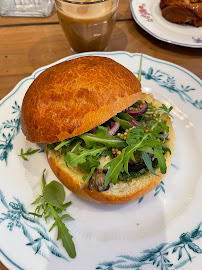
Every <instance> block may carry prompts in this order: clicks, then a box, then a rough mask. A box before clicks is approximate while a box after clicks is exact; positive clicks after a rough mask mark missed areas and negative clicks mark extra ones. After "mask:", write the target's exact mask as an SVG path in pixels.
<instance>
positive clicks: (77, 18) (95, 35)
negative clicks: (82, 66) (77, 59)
mask: <svg viewBox="0 0 202 270" xmlns="http://www.w3.org/2000/svg"><path fill="white" fill-rule="evenodd" d="M118 2H119V0H82V1H78V0H55V3H56V8H57V14H58V19H59V22H60V24H61V26H62V28H63V31H64V33H65V35H66V37H67V39H68V41H69V45H70V48H71V50H72V52H73V53H81V52H89V51H106V50H107V46H108V44H109V40H110V37H111V34H112V31H113V29H114V26H115V22H116V14H117V9H118Z"/></svg>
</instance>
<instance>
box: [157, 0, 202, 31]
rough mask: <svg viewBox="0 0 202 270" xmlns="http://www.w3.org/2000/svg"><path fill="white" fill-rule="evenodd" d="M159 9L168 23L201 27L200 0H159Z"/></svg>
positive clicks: (201, 5) (201, 10) (201, 6)
mask: <svg viewBox="0 0 202 270" xmlns="http://www.w3.org/2000/svg"><path fill="white" fill-rule="evenodd" d="M160 8H161V11H162V16H163V17H164V18H165V19H166V20H167V21H169V22H172V23H178V24H182V23H187V24H191V25H193V26H202V0H161V1H160Z"/></svg>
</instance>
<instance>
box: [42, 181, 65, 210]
mask: <svg viewBox="0 0 202 270" xmlns="http://www.w3.org/2000/svg"><path fill="white" fill-rule="evenodd" d="M43 197H44V200H45V201H46V202H47V203H49V204H51V205H53V206H56V207H58V208H60V209H62V210H65V207H63V206H62V203H63V201H64V199H65V191H64V188H63V186H62V185H61V184H60V183H58V182H57V181H51V182H50V183H49V184H48V185H46V186H45V188H44V189H43Z"/></svg>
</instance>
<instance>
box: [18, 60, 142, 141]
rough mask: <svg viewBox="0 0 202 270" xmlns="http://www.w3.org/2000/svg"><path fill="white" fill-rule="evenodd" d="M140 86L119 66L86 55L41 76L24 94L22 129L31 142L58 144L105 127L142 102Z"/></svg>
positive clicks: (52, 68) (54, 67) (46, 71)
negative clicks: (98, 127)
mask: <svg viewBox="0 0 202 270" xmlns="http://www.w3.org/2000/svg"><path fill="white" fill-rule="evenodd" d="M140 95H141V86H140V82H139V81H138V79H137V78H136V77H135V76H134V75H133V73H132V72H131V71H129V70H128V69H126V68H125V67H123V66H122V65H120V64H118V63H117V62H115V61H113V60H111V59H109V58H106V57H98V56H86V57H80V58H76V59H73V60H70V61H65V62H63V63H60V64H57V65H55V66H53V67H50V68H48V69H46V70H45V71H44V72H42V73H41V74H40V75H39V76H38V77H37V78H36V79H35V80H34V81H33V83H32V84H31V86H30V87H29V89H28V91H27V92H26V94H25V97H24V100H23V104H22V110H21V127H22V131H23V133H24V135H25V136H26V138H27V140H29V141H31V142H35V143H42V142H43V143H54V142H58V141H62V140H64V139H67V138H71V137H74V136H77V135H80V134H82V133H84V132H87V131H89V130H90V129H92V128H94V127H96V126H98V125H100V124H102V123H104V122H105V121H107V120H108V119H110V118H111V117H112V116H114V115H116V114H117V113H118V112H120V111H122V110H123V109H125V108H127V107H128V106H130V105H132V104H133V103H134V102H135V101H136V100H138V99H139V98H140Z"/></svg>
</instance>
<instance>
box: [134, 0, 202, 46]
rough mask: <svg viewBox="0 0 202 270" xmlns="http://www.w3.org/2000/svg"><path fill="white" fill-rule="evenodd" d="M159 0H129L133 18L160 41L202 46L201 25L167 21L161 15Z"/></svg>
mask: <svg viewBox="0 0 202 270" xmlns="http://www.w3.org/2000/svg"><path fill="white" fill-rule="evenodd" d="M159 3H160V1H159V0H131V5H130V7H131V11H132V14H133V17H134V20H135V21H136V23H137V24H139V26H140V27H142V28H143V29H144V30H145V31H147V32H148V33H149V34H151V35H152V36H154V37H155V38H157V39H160V40H162V41H165V42H168V43H173V44H176V45H180V46H185V47H193V48H202V27H194V26H192V25H185V24H184V25H180V24H175V23H171V22H168V21H167V20H166V19H164V17H163V16H162V15H161V9H160V7H159Z"/></svg>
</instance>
